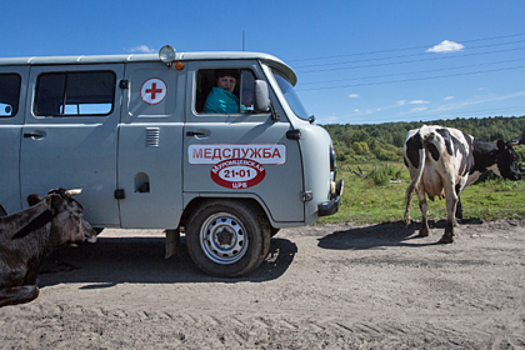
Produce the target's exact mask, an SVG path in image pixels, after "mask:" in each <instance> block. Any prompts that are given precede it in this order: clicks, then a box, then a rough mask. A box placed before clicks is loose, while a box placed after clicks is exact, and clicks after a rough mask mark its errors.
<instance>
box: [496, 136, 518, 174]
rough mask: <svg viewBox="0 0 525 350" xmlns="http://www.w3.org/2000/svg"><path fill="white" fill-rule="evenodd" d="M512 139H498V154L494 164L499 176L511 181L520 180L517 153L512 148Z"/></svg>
mask: <svg viewBox="0 0 525 350" xmlns="http://www.w3.org/2000/svg"><path fill="white" fill-rule="evenodd" d="M513 144H515V143H514V142H513V141H509V142H504V141H502V140H498V143H497V145H498V155H497V158H496V164H497V166H498V170H499V172H500V174H501V177H503V178H504V179H509V180H512V181H517V180H521V172H520V167H519V163H518V155H517V154H516V152H515V151H514V150H513V149H512V145H513Z"/></svg>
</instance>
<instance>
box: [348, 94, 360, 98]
mask: <svg viewBox="0 0 525 350" xmlns="http://www.w3.org/2000/svg"><path fill="white" fill-rule="evenodd" d="M348 97H349V98H359V97H361V96H359V95H358V94H350V95H348Z"/></svg>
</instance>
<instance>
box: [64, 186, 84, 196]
mask: <svg viewBox="0 0 525 350" xmlns="http://www.w3.org/2000/svg"><path fill="white" fill-rule="evenodd" d="M81 193H82V189H81V188H79V189H75V190H68V191H66V195H67V196H69V197H72V196H75V195H77V194H81Z"/></svg>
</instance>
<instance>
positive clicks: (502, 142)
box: [498, 140, 507, 151]
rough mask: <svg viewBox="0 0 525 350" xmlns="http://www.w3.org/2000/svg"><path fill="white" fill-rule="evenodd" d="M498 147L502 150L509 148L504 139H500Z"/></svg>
mask: <svg viewBox="0 0 525 350" xmlns="http://www.w3.org/2000/svg"><path fill="white" fill-rule="evenodd" d="M498 149H499V150H500V151H504V150H506V149H507V144H506V143H505V142H504V141H502V140H498Z"/></svg>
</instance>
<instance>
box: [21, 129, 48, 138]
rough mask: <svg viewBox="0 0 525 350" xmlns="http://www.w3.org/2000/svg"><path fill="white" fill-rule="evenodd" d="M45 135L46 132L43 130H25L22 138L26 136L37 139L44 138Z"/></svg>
mask: <svg viewBox="0 0 525 350" xmlns="http://www.w3.org/2000/svg"><path fill="white" fill-rule="evenodd" d="M45 136H46V133H45V132H43V131H35V132H25V133H24V138H26V139H33V140H38V139H41V138H44V137H45Z"/></svg>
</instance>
